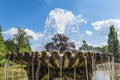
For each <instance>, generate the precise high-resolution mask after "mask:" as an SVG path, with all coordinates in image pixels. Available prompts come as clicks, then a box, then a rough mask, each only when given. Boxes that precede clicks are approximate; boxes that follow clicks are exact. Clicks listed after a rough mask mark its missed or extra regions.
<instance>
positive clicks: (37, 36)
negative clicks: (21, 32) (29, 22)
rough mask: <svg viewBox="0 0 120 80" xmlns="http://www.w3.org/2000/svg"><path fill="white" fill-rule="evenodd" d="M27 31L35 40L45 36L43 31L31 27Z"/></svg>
mask: <svg viewBox="0 0 120 80" xmlns="http://www.w3.org/2000/svg"><path fill="white" fill-rule="evenodd" d="M25 32H26V33H27V35H30V36H32V37H33V40H39V38H41V37H43V34H42V33H39V32H34V31H32V30H30V29H25Z"/></svg>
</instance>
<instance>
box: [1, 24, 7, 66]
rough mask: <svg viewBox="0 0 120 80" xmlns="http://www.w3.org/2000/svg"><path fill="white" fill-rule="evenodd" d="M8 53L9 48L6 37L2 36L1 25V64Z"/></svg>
mask: <svg viewBox="0 0 120 80" xmlns="http://www.w3.org/2000/svg"><path fill="white" fill-rule="evenodd" d="M6 53H7V48H6V46H5V44H4V39H3V36H2V27H1V26H0V64H3V63H4V62H5V55H6Z"/></svg>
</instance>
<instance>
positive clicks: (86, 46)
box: [79, 40, 93, 51]
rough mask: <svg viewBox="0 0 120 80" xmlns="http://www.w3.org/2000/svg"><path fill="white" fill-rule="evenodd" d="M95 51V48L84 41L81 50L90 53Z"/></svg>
mask: <svg viewBox="0 0 120 80" xmlns="http://www.w3.org/2000/svg"><path fill="white" fill-rule="evenodd" d="M92 49H93V46H89V45H88V44H87V43H86V41H85V40H83V44H82V46H81V47H80V48H79V50H84V51H90V50H92Z"/></svg>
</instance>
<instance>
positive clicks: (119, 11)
mask: <svg viewBox="0 0 120 80" xmlns="http://www.w3.org/2000/svg"><path fill="white" fill-rule="evenodd" d="M57 8H59V9H60V11H61V10H65V11H67V12H69V11H70V12H71V13H72V15H74V16H78V15H82V19H84V20H85V21H86V22H87V23H84V22H83V23H79V24H77V25H79V27H80V29H79V32H80V35H81V37H80V41H82V40H86V41H87V42H88V43H89V44H91V45H95V46H102V45H105V44H106V42H107V37H106V36H107V34H108V32H109V26H110V25H115V28H116V31H117V32H118V36H119V39H120V0H0V25H1V26H2V29H3V32H4V33H3V34H4V37H5V38H9V37H11V36H10V35H11V34H10V33H8V31H10V30H11V28H12V29H13V31H14V30H15V27H21V28H24V29H26V31H27V32H29V34H32V33H34V35H35V36H34V37H39V38H38V39H35V40H33V41H31V45H32V46H33V47H35V46H36V44H39V43H40V42H41V40H42V39H40V38H41V36H42V35H44V34H43V32H44V30H45V23H46V19H48V18H49V17H50V18H51V15H50V12H51V11H52V10H53V11H55V10H56V9H57ZM55 15H56V13H55ZM48 16H49V17H48ZM49 20H51V19H49ZM65 20H66V19H65ZM56 24H57V23H56ZM11 33H12V32H11ZM36 34H37V35H36ZM76 37H78V36H76Z"/></svg>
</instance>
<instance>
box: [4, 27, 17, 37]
mask: <svg viewBox="0 0 120 80" xmlns="http://www.w3.org/2000/svg"><path fill="white" fill-rule="evenodd" d="M16 33H17V28H14V27H12V28H10V29H9V30H7V31H4V32H3V34H6V35H12V36H13V35H14V34H16Z"/></svg>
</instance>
